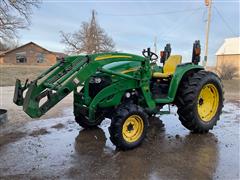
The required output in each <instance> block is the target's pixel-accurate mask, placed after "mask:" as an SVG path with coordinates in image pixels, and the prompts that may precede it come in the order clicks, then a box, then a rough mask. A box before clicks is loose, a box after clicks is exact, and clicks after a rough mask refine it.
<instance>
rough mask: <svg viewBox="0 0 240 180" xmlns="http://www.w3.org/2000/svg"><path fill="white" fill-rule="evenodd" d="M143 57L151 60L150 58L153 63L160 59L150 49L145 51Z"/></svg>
mask: <svg viewBox="0 0 240 180" xmlns="http://www.w3.org/2000/svg"><path fill="white" fill-rule="evenodd" d="M142 55H143V56H144V57H149V58H150V61H151V62H153V63H155V62H156V61H157V59H158V55H157V54H155V53H154V52H151V51H150V48H148V49H147V50H146V49H143V51H142Z"/></svg>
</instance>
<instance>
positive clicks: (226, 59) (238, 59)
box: [216, 54, 240, 75]
mask: <svg viewBox="0 0 240 180" xmlns="http://www.w3.org/2000/svg"><path fill="white" fill-rule="evenodd" d="M223 64H225V65H232V66H235V67H237V68H238V74H239V75H240V54H236V55H218V56H217V66H216V68H217V69H218V68H220V67H221V66H222V65H223Z"/></svg>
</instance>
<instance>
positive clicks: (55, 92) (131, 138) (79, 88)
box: [13, 41, 223, 150]
mask: <svg viewBox="0 0 240 180" xmlns="http://www.w3.org/2000/svg"><path fill="white" fill-rule="evenodd" d="M142 54H143V56H138V55H134V54H127V53H99V54H91V55H79V56H68V57H65V58H63V59H61V60H59V61H58V62H57V63H56V64H55V65H54V66H52V67H50V68H49V69H48V70H47V71H46V72H43V73H42V74H41V75H40V76H38V77H37V78H36V79H35V80H33V81H31V82H28V81H26V83H25V84H24V85H22V84H21V82H20V80H16V85H15V94H14V98H13V101H14V103H15V104H17V105H19V106H23V110H24V111H25V112H26V113H27V114H28V115H29V116H30V117H32V118H38V117H41V116H42V115H43V114H45V113H46V112H47V111H48V110H49V109H51V108H52V107H54V106H55V105H56V104H57V103H58V102H60V101H61V100H62V99H63V98H64V97H66V96H67V95H68V94H70V93H71V92H73V96H74V102H73V106H74V116H75V120H76V122H77V123H78V124H79V125H80V126H82V127H83V128H93V127H96V126H98V125H99V124H100V123H101V122H102V121H103V120H104V119H105V118H110V119H111V125H110V127H109V132H110V139H111V141H112V142H113V144H115V145H116V146H117V147H118V148H120V149H123V150H127V149H132V148H134V147H136V146H138V145H139V144H141V142H142V141H143V139H144V137H145V134H146V131H147V127H148V119H149V117H150V116H154V115H156V114H164V113H169V112H168V111H162V108H163V106H164V105H171V104H172V105H176V106H177V107H178V114H179V119H180V121H181V123H182V124H183V126H185V127H186V128H188V129H189V130H191V131H194V132H198V133H205V132H208V131H209V130H210V129H212V128H213V126H214V125H215V124H216V122H217V120H218V119H219V116H220V114H221V111H222V107H223V90H222V84H221V81H220V79H219V78H218V76H217V75H216V74H214V73H212V72H208V71H205V70H204V68H203V67H202V66H200V65H198V63H199V61H200V43H199V41H196V42H195V43H194V46H193V54H192V61H191V62H189V63H181V61H182V57H181V56H180V55H171V47H170V44H168V45H167V46H166V47H165V50H164V51H162V52H161V58H160V60H161V62H162V63H163V66H159V65H157V60H158V56H157V55H156V54H155V53H153V52H151V51H150V49H149V48H148V49H147V50H143V52H142Z"/></svg>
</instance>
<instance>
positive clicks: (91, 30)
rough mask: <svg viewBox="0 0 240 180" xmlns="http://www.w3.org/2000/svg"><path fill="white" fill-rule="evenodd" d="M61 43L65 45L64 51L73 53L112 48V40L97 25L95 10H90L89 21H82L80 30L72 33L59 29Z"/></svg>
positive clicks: (101, 50) (88, 52)
mask: <svg viewBox="0 0 240 180" xmlns="http://www.w3.org/2000/svg"><path fill="white" fill-rule="evenodd" d="M60 34H61V43H63V44H65V45H66V51H67V52H68V53H70V54H74V53H87V54H92V53H99V52H110V51H113V50H114V42H113V40H112V39H111V38H110V37H109V36H108V35H107V34H106V33H105V31H104V30H103V29H102V28H101V27H100V26H99V25H98V23H97V21H96V18H95V11H94V10H93V11H92V18H91V21H90V22H83V23H82V25H81V28H80V30H78V31H76V32H74V33H64V32H62V31H60Z"/></svg>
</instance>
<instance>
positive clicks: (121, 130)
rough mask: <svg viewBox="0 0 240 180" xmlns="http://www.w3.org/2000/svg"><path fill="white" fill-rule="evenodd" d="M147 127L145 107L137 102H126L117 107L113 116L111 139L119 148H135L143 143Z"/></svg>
mask: <svg viewBox="0 0 240 180" xmlns="http://www.w3.org/2000/svg"><path fill="white" fill-rule="evenodd" d="M147 127H148V119H147V114H146V113H145V112H144V111H143V109H142V108H141V107H139V106H137V105H135V104H128V105H127V104H125V105H122V106H120V107H118V108H117V110H116V113H115V114H114V116H113V118H112V122H111V126H110V127H109V133H110V139H111V141H112V143H113V144H114V145H116V147H117V148H119V149H122V150H128V149H133V148H135V147H137V146H139V145H140V144H141V143H142V141H143V139H144V137H145V135H146V131H147Z"/></svg>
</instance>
